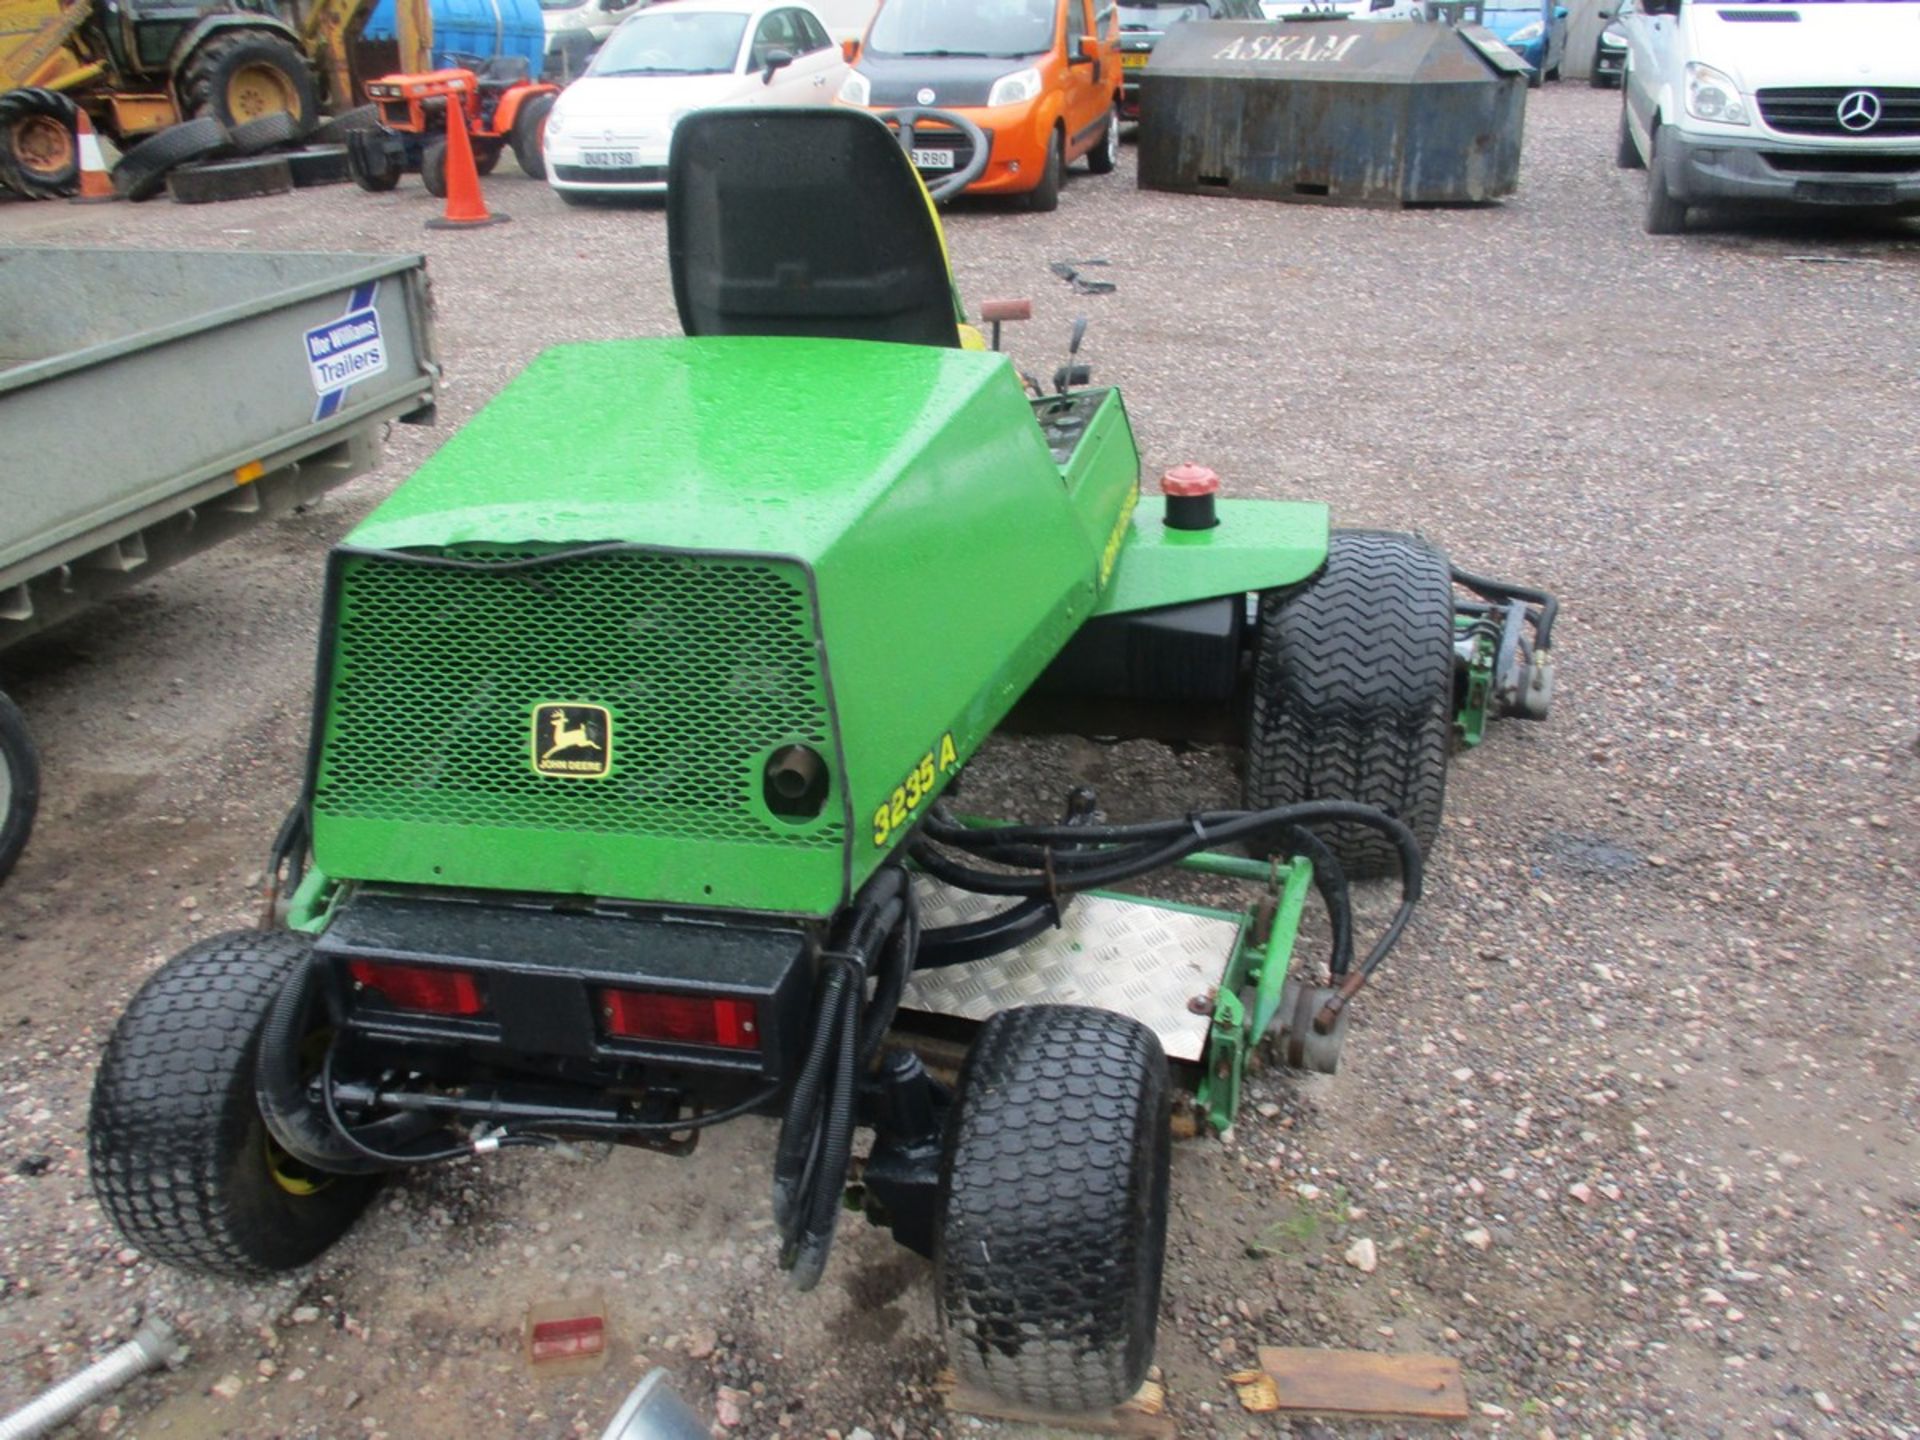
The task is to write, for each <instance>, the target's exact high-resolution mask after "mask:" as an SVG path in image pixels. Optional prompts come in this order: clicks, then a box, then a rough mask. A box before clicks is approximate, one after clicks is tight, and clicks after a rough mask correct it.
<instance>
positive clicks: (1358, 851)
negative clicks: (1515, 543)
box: [1245, 530, 1453, 879]
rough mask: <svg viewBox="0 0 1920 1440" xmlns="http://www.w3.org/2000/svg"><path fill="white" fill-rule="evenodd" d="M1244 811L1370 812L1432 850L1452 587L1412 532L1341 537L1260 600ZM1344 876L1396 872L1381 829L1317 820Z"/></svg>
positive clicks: (1444, 741)
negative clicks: (1336, 803) (1330, 808)
mask: <svg viewBox="0 0 1920 1440" xmlns="http://www.w3.org/2000/svg"><path fill="white" fill-rule="evenodd" d="M1256 643H1257V650H1256V654H1255V657H1254V672H1253V710H1252V714H1251V715H1250V716H1249V719H1248V726H1247V771H1246V779H1245V789H1246V803H1247V805H1248V807H1249V808H1251V809H1267V808H1269V807H1272V806H1277V805H1295V804H1299V803H1301V802H1303V801H1308V800H1355V801H1360V802H1362V803H1364V804H1369V805H1378V806H1380V807H1381V808H1382V809H1384V810H1386V811H1387V812H1388V813H1389V814H1391V815H1394V816H1396V817H1398V818H1399V819H1401V820H1403V821H1405V822H1406V824H1407V825H1408V826H1410V827H1411V828H1412V830H1413V833H1414V835H1415V836H1416V837H1417V838H1418V839H1419V841H1420V848H1421V851H1422V853H1426V852H1428V851H1430V850H1431V849H1432V846H1433V841H1434V837H1435V836H1436V835H1437V834H1438V833H1439V830H1440V814H1441V811H1442V809H1443V808H1444V806H1445V802H1446V790H1447V759H1448V754H1449V751H1450V750H1451V748H1452V742H1453V580H1452V575H1451V572H1450V571H1449V569H1448V567H1447V561H1446V557H1445V556H1444V555H1442V554H1441V553H1440V552H1439V551H1438V550H1436V549H1434V548H1433V547H1432V546H1431V545H1429V544H1427V542H1426V541H1424V540H1421V539H1419V538H1417V537H1415V536H1412V535H1397V534H1391V533H1387V532H1384V531H1371V530H1336V531H1335V532H1334V533H1333V536H1332V539H1331V541H1330V542H1329V544H1328V546H1327V563H1326V567H1325V568H1324V569H1323V570H1321V572H1320V573H1319V574H1318V575H1317V576H1315V577H1314V578H1313V579H1312V580H1310V581H1308V582H1307V583H1306V584H1304V585H1300V586H1296V587H1294V588H1292V589H1289V590H1275V591H1269V592H1267V593H1266V594H1265V595H1262V596H1261V598H1260V619H1259V633H1258V637H1257V642H1256ZM1313 828H1314V832H1315V833H1316V834H1317V835H1319V836H1320V837H1321V839H1323V840H1324V841H1325V842H1326V843H1327V845H1328V846H1329V847H1330V848H1331V849H1332V851H1333V853H1334V855H1335V857H1336V858H1338V860H1339V861H1340V864H1341V867H1342V868H1343V869H1345V871H1346V872H1347V874H1348V876H1349V877H1350V878H1353V879H1363V878H1367V877H1370V876H1380V875H1396V874H1398V873H1399V869H1400V862H1399V852H1398V851H1397V850H1396V849H1395V848H1394V845H1393V842H1392V841H1391V840H1389V839H1388V838H1387V837H1386V836H1385V835H1383V834H1381V833H1380V832H1379V831H1377V830H1372V829H1368V828H1367V827H1365V826H1360V825H1327V826H1315V827H1313Z"/></svg>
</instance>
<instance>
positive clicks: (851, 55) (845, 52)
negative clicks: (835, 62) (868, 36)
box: [840, 40, 860, 65]
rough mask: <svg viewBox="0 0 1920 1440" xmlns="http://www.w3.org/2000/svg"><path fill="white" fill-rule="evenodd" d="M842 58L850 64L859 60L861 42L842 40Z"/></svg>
mask: <svg viewBox="0 0 1920 1440" xmlns="http://www.w3.org/2000/svg"><path fill="white" fill-rule="evenodd" d="M840 58H841V59H842V60H844V61H846V62H847V64H849V65H851V64H853V63H854V62H855V61H857V60H858V59H859V58H860V42H859V41H858V40H842V41H841V42H840Z"/></svg>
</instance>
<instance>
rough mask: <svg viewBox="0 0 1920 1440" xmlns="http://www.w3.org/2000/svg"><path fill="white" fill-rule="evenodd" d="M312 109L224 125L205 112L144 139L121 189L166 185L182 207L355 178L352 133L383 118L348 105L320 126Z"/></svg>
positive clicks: (133, 193)
mask: <svg viewBox="0 0 1920 1440" xmlns="http://www.w3.org/2000/svg"><path fill="white" fill-rule="evenodd" d="M311 113H312V112H311V110H310V109H309V110H307V111H304V112H296V111H293V110H276V111H272V112H270V113H268V114H265V115H262V116H260V117H259V118H257V119H252V120H242V121H240V122H238V123H237V124H232V125H228V124H224V123H222V121H221V120H220V119H219V118H218V117H217V116H215V115H211V114H208V115H202V116H200V117H199V118H198V119H195V120H188V121H185V122H183V123H181V124H179V125H170V126H168V127H167V128H166V129H165V130H162V131H161V132H160V133H159V134H157V135H153V136H150V137H149V138H148V139H146V140H143V141H141V142H140V143H139V144H138V145H135V146H134V147H133V148H132V149H131V150H129V151H127V153H126V154H125V155H124V156H122V157H121V159H120V163H119V164H118V165H117V166H115V167H114V171H113V183H114V188H115V189H116V190H117V191H119V193H120V194H121V195H122V196H124V197H125V198H127V199H129V200H150V199H152V198H153V197H154V196H156V195H158V194H159V193H160V192H161V190H163V189H164V190H166V191H167V193H168V194H170V195H172V196H173V198H174V199H175V200H177V201H179V202H180V203H181V204H183V205H199V204H204V203H206V202H208V201H213V200H242V199H246V198H248V197H249V196H254V195H284V194H286V193H287V192H288V191H289V190H295V189H305V188H307V187H309V186H315V185H335V184H339V183H340V182H342V181H344V180H346V179H347V178H348V173H347V139H348V137H349V136H350V135H351V134H352V133H353V132H354V131H355V130H358V129H364V128H366V127H367V126H369V125H372V124H374V123H375V121H376V116H377V110H376V108H375V107H374V106H371V105H367V106H362V107H361V108H359V109H357V110H349V111H347V112H346V113H345V114H343V115H337V116H335V117H333V118H332V119H330V120H325V121H322V122H320V123H319V124H318V125H314V124H312V123H310V122H309V121H308V120H307V119H305V118H304V116H305V115H310V114H311Z"/></svg>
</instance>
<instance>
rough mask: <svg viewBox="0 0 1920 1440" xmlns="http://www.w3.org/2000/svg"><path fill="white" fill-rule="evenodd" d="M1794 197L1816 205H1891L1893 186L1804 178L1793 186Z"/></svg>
mask: <svg viewBox="0 0 1920 1440" xmlns="http://www.w3.org/2000/svg"><path fill="white" fill-rule="evenodd" d="M1793 198H1794V199H1796V200H1800V201H1804V202H1807V203H1809V204H1814V205H1891V204H1893V200H1894V191H1893V186H1892V185H1890V184H1877V183H1874V182H1871V181H1869V182H1859V181H1855V182H1851V183H1849V182H1848V181H1845V180H1802V181H1800V182H1799V184H1797V185H1795V186H1794V187H1793Z"/></svg>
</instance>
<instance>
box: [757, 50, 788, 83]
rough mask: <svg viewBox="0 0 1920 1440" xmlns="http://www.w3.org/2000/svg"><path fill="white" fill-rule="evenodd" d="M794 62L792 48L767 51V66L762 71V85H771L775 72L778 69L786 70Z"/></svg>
mask: <svg viewBox="0 0 1920 1440" xmlns="http://www.w3.org/2000/svg"><path fill="white" fill-rule="evenodd" d="M792 63H793V52H792V51H791V50H769V51H768V52H767V68H766V69H765V70H763V71H761V72H760V83H761V84H762V85H771V84H772V83H773V72H774V71H776V70H784V69H786V68H787V66H789V65H791V64H792Z"/></svg>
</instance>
